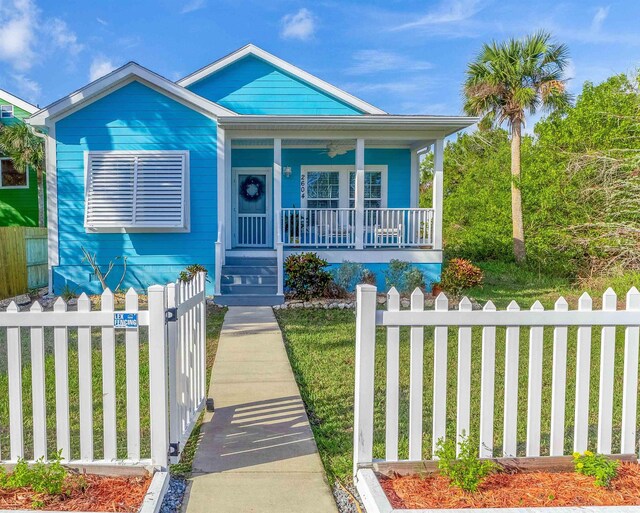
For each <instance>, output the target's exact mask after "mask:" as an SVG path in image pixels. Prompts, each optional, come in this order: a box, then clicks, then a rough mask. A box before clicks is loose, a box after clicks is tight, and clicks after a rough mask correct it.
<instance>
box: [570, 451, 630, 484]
mask: <svg viewBox="0 0 640 513" xmlns="http://www.w3.org/2000/svg"><path fill="white" fill-rule="evenodd" d="M573 464H574V467H575V469H576V472H577V473H578V474H583V475H585V476H591V477H595V482H594V484H595V485H596V486H604V487H609V485H611V481H612V480H613V479H615V478H616V476H617V475H618V466H619V465H620V462H619V461H617V460H610V459H608V458H606V457H604V456H603V455H602V454H594V453H592V452H591V451H585V452H584V453H582V454H580V453H579V452H574V453H573Z"/></svg>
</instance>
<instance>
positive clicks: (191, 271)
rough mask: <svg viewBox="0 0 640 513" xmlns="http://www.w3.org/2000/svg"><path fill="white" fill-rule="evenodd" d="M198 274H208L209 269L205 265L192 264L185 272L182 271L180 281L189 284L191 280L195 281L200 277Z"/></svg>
mask: <svg viewBox="0 0 640 513" xmlns="http://www.w3.org/2000/svg"><path fill="white" fill-rule="evenodd" d="M198 273H205V274H207V273H208V271H207V268H206V267H205V266H204V265H200V264H191V265H188V266H187V267H186V268H185V270H184V271H180V276H179V277H180V281H186V282H189V281H191V280H193V279H194V278H195V277H196V276H198Z"/></svg>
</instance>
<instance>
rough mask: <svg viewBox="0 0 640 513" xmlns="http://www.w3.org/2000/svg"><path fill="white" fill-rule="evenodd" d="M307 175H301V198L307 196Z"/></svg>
mask: <svg viewBox="0 0 640 513" xmlns="http://www.w3.org/2000/svg"><path fill="white" fill-rule="evenodd" d="M306 194H307V176H306V175H305V174H304V173H303V174H302V175H300V198H302V199H305V198H306V197H307V196H306Z"/></svg>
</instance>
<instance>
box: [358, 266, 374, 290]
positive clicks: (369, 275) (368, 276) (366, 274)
mask: <svg viewBox="0 0 640 513" xmlns="http://www.w3.org/2000/svg"><path fill="white" fill-rule="evenodd" d="M360 282H361V283H366V284H367V285H373V286H374V287H375V286H376V273H374V272H373V271H372V270H371V269H363V270H362V276H361V277H360Z"/></svg>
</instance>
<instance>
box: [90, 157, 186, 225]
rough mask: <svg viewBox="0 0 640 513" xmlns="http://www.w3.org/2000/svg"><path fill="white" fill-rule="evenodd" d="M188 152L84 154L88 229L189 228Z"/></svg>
mask: <svg viewBox="0 0 640 513" xmlns="http://www.w3.org/2000/svg"><path fill="white" fill-rule="evenodd" d="M188 184H189V152H188V151H99V152H87V153H86V189H85V191H86V192H85V227H86V228H87V229H89V230H92V231H100V230H103V231H113V230H116V231H117V230H121V229H130V230H132V231H176V232H179V231H187V230H188V229H189V207H188V192H189V191H188Z"/></svg>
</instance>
